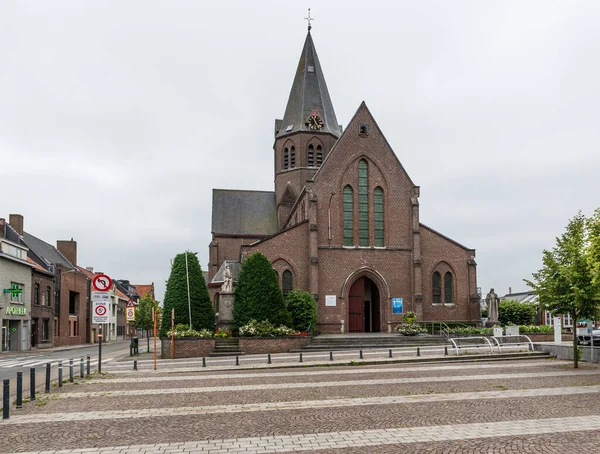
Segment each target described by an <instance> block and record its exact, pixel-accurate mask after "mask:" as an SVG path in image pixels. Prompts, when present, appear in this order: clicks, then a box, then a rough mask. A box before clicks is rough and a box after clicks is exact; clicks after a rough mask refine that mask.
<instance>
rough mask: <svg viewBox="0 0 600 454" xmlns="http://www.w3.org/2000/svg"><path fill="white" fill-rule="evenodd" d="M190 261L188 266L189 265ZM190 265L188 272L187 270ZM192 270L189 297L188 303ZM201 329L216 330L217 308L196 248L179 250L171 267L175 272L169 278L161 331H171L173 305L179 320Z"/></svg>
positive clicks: (162, 334)
mask: <svg viewBox="0 0 600 454" xmlns="http://www.w3.org/2000/svg"><path fill="white" fill-rule="evenodd" d="M186 261H187V266H186ZM186 269H187V271H188V273H186ZM188 274H189V298H190V303H189V306H188ZM190 306H191V327H192V329H195V330H197V331H200V330H201V329H208V330H211V331H212V330H213V329H214V325H215V311H214V309H213V306H212V302H211V301H210V295H209V293H208V288H207V287H206V282H205V281H204V276H202V269H201V268H200V262H198V257H197V256H196V254H195V253H193V252H185V253H182V254H177V256H176V257H175V260H173V266H172V267H171V275H170V276H169V280H168V281H167V290H166V292H165V300H164V304H163V310H164V314H165V316H164V317H163V320H162V324H161V329H160V335H161V337H163V336H167V335H168V334H169V332H170V331H171V309H175V324H176V325H177V324H180V323H181V324H184V325H187V326H190Z"/></svg>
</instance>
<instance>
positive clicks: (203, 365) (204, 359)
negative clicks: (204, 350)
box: [202, 358, 206, 367]
mask: <svg viewBox="0 0 600 454" xmlns="http://www.w3.org/2000/svg"><path fill="white" fill-rule="evenodd" d="M202 367H206V358H202Z"/></svg>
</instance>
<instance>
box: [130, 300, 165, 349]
mask: <svg viewBox="0 0 600 454" xmlns="http://www.w3.org/2000/svg"><path fill="white" fill-rule="evenodd" d="M152 309H154V310H155V311H156V312H157V313H158V314H160V307H159V306H158V301H154V300H153V299H152V297H151V296H150V294H149V293H146V294H145V295H144V296H143V297H142V299H140V302H139V303H138V305H137V308H136V310H135V320H134V322H133V323H132V324H133V326H135V327H136V328H137V329H141V330H144V331H146V340H147V342H148V351H150V333H151V332H152V330H153V329H154V321H153V320H152ZM159 320H160V319H159ZM157 323H158V321H157ZM158 326H160V325H158Z"/></svg>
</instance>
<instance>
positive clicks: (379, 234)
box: [373, 188, 383, 247]
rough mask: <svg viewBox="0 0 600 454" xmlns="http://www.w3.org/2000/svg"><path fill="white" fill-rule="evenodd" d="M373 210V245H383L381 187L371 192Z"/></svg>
mask: <svg viewBox="0 0 600 454" xmlns="http://www.w3.org/2000/svg"><path fill="white" fill-rule="evenodd" d="M373 211H374V214H375V246H377V247H383V189H381V188H375V191H374V192H373Z"/></svg>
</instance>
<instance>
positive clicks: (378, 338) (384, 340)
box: [298, 334, 450, 351]
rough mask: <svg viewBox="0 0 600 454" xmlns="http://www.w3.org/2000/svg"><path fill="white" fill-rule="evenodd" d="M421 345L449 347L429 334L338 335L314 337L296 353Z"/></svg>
mask: <svg viewBox="0 0 600 454" xmlns="http://www.w3.org/2000/svg"><path fill="white" fill-rule="evenodd" d="M422 345H450V343H449V342H448V338H447V337H446V336H443V335H431V334H420V335H418V336H403V335H401V334H390V335H372V334H363V335H360V334H339V335H327V336H315V337H314V338H313V340H312V341H311V343H310V344H308V345H307V346H305V347H304V348H302V350H298V351H321V350H347V349H354V350H356V349H369V348H400V347H419V346H422Z"/></svg>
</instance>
